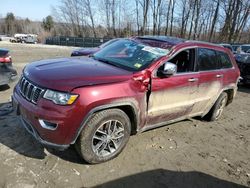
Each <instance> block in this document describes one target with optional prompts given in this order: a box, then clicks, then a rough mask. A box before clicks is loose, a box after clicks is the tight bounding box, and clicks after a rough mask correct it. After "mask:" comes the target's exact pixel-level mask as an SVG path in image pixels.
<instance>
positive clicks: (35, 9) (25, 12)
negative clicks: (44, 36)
mask: <svg viewBox="0 0 250 188" xmlns="http://www.w3.org/2000/svg"><path fill="white" fill-rule="evenodd" d="M59 3H60V0H4V1H2V2H1V5H0V16H1V17H5V16H6V14H7V13H8V12H12V13H14V15H15V16H16V17H21V18H29V19H30V20H32V21H42V20H43V18H45V17H46V16H48V15H51V7H52V6H57V5H58V4H59Z"/></svg>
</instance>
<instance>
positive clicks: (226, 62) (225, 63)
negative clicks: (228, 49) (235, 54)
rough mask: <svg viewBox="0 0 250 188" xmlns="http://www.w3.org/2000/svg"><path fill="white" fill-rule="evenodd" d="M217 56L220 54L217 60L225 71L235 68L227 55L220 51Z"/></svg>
mask: <svg viewBox="0 0 250 188" xmlns="http://www.w3.org/2000/svg"><path fill="white" fill-rule="evenodd" d="M217 54H218V57H217V58H218V60H219V62H220V68H222V69H225V68H232V67H233V65H232V62H231V60H230V58H229V56H228V55H227V54H226V53H224V52H219V51H218V52H217Z"/></svg>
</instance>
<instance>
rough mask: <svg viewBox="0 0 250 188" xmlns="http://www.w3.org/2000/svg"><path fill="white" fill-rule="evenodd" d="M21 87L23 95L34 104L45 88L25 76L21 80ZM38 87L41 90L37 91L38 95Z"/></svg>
mask: <svg viewBox="0 0 250 188" xmlns="http://www.w3.org/2000/svg"><path fill="white" fill-rule="evenodd" d="M19 87H20V93H21V95H22V96H23V98H25V99H26V100H28V101H30V102H32V103H34V104H37V100H38V99H39V97H40V96H41V95H42V94H43V93H44V89H42V88H40V87H38V86H36V85H34V84H33V83H31V82H30V81H28V80H27V79H26V78H25V77H24V76H23V77H21V79H20V81H19ZM31 88H32V89H31ZM38 89H39V90H40V92H39V93H37V94H38V96H36V95H35V94H36V92H37V91H38Z"/></svg>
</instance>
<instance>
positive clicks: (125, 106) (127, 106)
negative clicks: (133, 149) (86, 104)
mask: <svg viewBox="0 0 250 188" xmlns="http://www.w3.org/2000/svg"><path fill="white" fill-rule="evenodd" d="M112 108H117V109H120V110H122V111H123V112H125V113H126V114H127V116H128V117H129V119H130V122H131V134H136V133H137V128H138V125H139V114H138V110H136V109H137V108H136V106H135V105H134V104H133V103H132V102H121V103H114V104H106V105H101V106H97V107H95V108H93V109H92V110H91V111H90V112H89V113H88V114H87V115H86V116H85V117H84V119H83V122H82V123H81V125H80V127H79V128H78V130H77V132H76V134H75V136H74V137H73V141H72V142H71V144H74V143H75V142H76V140H77V138H78V137H79V135H80V133H81V131H82V130H83V128H84V126H85V125H86V123H87V122H88V120H89V119H90V118H91V117H92V115H94V114H95V113H97V112H100V111H102V110H106V109H112Z"/></svg>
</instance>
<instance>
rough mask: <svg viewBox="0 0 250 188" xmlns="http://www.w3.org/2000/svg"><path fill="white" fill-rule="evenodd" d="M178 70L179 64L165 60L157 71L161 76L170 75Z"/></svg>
mask: <svg viewBox="0 0 250 188" xmlns="http://www.w3.org/2000/svg"><path fill="white" fill-rule="evenodd" d="M176 72H177V66H176V64H173V63H171V62H165V63H164V64H163V66H162V68H160V69H159V70H158V72H157V74H158V76H160V77H169V76H172V75H174V74H176Z"/></svg>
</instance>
